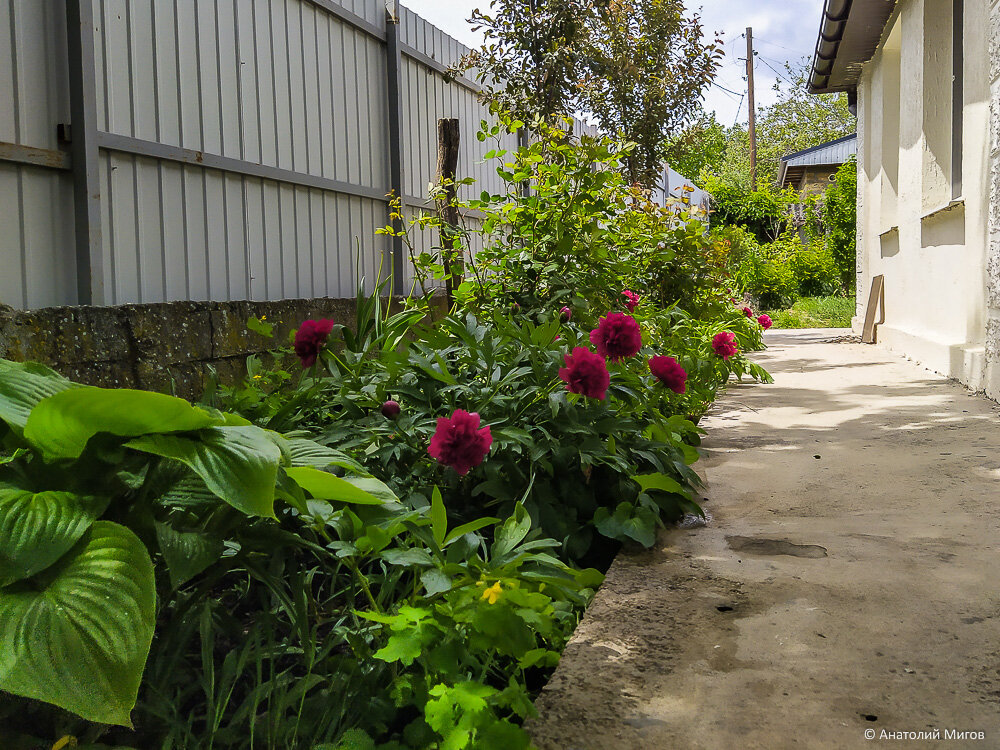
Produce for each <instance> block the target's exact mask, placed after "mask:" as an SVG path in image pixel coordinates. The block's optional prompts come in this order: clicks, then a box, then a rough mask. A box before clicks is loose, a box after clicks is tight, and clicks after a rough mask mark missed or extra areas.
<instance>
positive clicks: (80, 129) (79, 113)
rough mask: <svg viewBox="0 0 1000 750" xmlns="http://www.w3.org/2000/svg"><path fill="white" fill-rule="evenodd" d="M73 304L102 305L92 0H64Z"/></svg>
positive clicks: (103, 300)
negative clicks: (73, 231) (74, 270)
mask: <svg viewBox="0 0 1000 750" xmlns="http://www.w3.org/2000/svg"><path fill="white" fill-rule="evenodd" d="M66 37H67V51H68V54H69V106H70V118H71V119H70V138H71V143H70V153H71V154H72V157H73V160H72V166H73V219H74V228H75V235H76V279H77V281H76V286H77V304H79V305H103V304H104V302H105V295H104V264H103V260H102V249H101V182H100V178H99V177H98V158H99V152H98V147H97V81H96V74H95V71H94V65H95V57H94V3H93V0H66Z"/></svg>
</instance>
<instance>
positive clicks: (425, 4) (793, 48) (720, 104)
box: [402, 0, 823, 125]
mask: <svg viewBox="0 0 1000 750" xmlns="http://www.w3.org/2000/svg"><path fill="white" fill-rule="evenodd" d="M402 2H403V5H406V6H407V7H408V8H410V9H411V10H413V11H414V12H416V13H417V14H419V15H421V16H423V17H424V18H426V19H427V20H428V21H430V22H431V23H433V24H434V25H435V26H437V27H438V28H440V29H442V30H444V31H445V32H447V33H448V34H450V35H451V36H453V37H455V38H456V39H458V40H459V41H461V42H463V43H465V44H466V45H468V46H470V47H473V46H478V45H479V43H480V42H481V41H482V36H481V35H480V34H477V33H475V32H473V31H472V29H471V27H470V25H469V24H468V23H466V20H465V19H467V18H468V17H469V15H470V14H471V12H472V10H473V8H477V7H482V8H488V6H489V0H402ZM684 4H685V5H686V6H687V8H688V9H689V10H698V9H699V8H700V9H701V16H702V23H703V26H704V27H705V30H706V31H707V32H720V33H721V38H722V40H723V42H724V44H725V52H726V56H725V59H724V60H723V63H722V66H721V68H720V70H719V74H718V76H717V77H716V80H715V85H713V86H712V87H711V89H710V90H709V91H707V92H706V96H705V108H706V109H707V110H708V111H713V110H714V111H715V113H716V116H717V117H718V118H719V121H720V122H722V123H723V124H726V125H732V124H733V123H735V122H737V121H739V122H746V119H747V103H746V98H745V96H742V95H743V94H745V93H746V88H747V84H746V74H745V71H746V63H745V62H744V60H745V59H746V38H745V35H744V34H745V31H746V27H747V26H752V27H753V36H754V48H755V51H756V53H757V54H756V65H755V67H754V78H755V83H756V87H755V88H756V95H757V104H758V106H762V105H763V106H766V105H768V104H771V103H773V102H774V101H775V94H774V91H773V90H772V86H773V85H774V83H775V81H776V80H777V78H778V74H779V73H780V74H781V75H782V76H785V69H784V63H785V61H786V60H787V61H791V62H797V61H798V60H800V59H801V58H803V57H808V58H810V59H811V58H812V54H813V51H814V50H815V47H816V38H817V36H818V34H819V23H820V17H821V15H822V13H823V0H684ZM726 89H728V91H726ZM731 92H735V93H731Z"/></svg>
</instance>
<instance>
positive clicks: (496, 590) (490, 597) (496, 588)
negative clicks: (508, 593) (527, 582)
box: [483, 581, 503, 604]
mask: <svg viewBox="0 0 1000 750" xmlns="http://www.w3.org/2000/svg"><path fill="white" fill-rule="evenodd" d="M501 591H503V589H502V588H501V587H500V581H497V582H496V583H494V584H493V585H492V586H490V587H489V588H488V589H486V591H484V592H483V599H485V600H486V601H488V602H489V603H490V604H496V603H497V599H499V598H500V592H501Z"/></svg>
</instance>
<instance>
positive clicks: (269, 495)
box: [126, 427, 281, 518]
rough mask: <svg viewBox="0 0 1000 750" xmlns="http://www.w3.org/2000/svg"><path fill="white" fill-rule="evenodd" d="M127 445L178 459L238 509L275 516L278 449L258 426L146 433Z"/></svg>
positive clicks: (251, 513) (249, 512)
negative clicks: (188, 432)
mask: <svg viewBox="0 0 1000 750" xmlns="http://www.w3.org/2000/svg"><path fill="white" fill-rule="evenodd" d="M126 446H127V447H129V448H132V449H133V450H137V451H142V452H144V453H152V454H153V455H156V456H163V457H164V458H171V459H174V460H175V461H180V462H181V463H183V464H185V465H186V466H187V467H189V468H190V469H191V470H192V471H193V472H194V473H195V474H197V475H198V476H199V477H201V478H202V480H203V481H204V482H205V486H206V487H208V489H209V490H211V491H212V493H213V494H214V495H215V496H216V497H219V498H221V499H222V500H225V501H226V502H227V503H229V504H230V505H232V506H233V507H234V508H236V509H237V510H241V511H243V512H244V513H246V514H247V515H248V516H265V517H267V518H274V485H275V482H276V481H277V477H278V464H279V463H280V462H281V451H280V450H278V447H277V446H276V445H275V444H274V443H273V442H272V441H271V440H269V439H268V437H267V436H266V435H265V434H264V432H263V430H261V429H260V428H259V427H210V428H208V429H205V430H202V431H201V432H199V433H198V435H197V436H194V437H187V436H182V435H146V436H144V437H140V438H137V439H135V440H132V441H129V442H128V443H126Z"/></svg>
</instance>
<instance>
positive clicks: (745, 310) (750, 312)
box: [743, 307, 753, 320]
mask: <svg viewBox="0 0 1000 750" xmlns="http://www.w3.org/2000/svg"><path fill="white" fill-rule="evenodd" d="M743 314H744V315H746V316H747V317H748V318H750V320H753V310H751V309H750V308H749V307H744V308H743Z"/></svg>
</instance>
